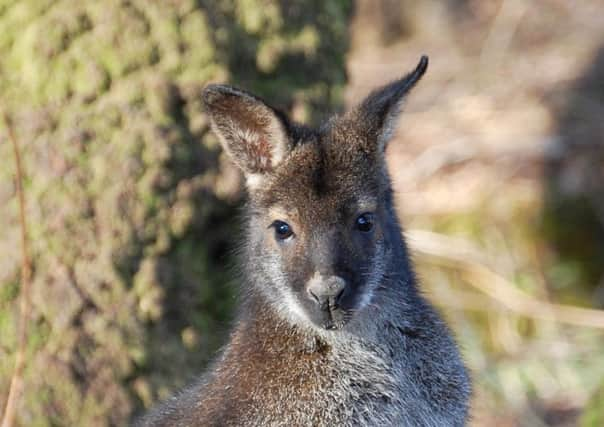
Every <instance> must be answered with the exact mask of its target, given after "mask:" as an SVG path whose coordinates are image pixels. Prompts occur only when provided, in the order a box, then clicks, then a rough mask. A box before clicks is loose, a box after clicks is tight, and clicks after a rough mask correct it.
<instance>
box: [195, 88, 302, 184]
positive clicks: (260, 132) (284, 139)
mask: <svg viewBox="0 0 604 427" xmlns="http://www.w3.org/2000/svg"><path fill="white" fill-rule="evenodd" d="M203 102H204V105H205V109H206V112H207V113H208V114H209V116H210V120H211V123H212V128H213V130H214V132H215V133H216V134H217V135H218V138H219V139H220V142H221V143H222V145H223V147H224V149H225V150H226V152H227V153H228V154H229V155H230V156H231V158H232V159H233V161H234V162H235V164H237V166H239V168H240V169H241V170H242V171H243V172H244V174H245V175H246V177H247V178H248V181H250V180H251V179H252V177H254V178H257V177H258V176H259V175H262V174H266V173H269V172H271V171H272V170H273V169H274V168H275V167H276V166H277V164H279V162H281V161H282V160H283V159H284V158H285V156H286V155H287V154H288V153H289V151H290V150H291V138H290V135H289V133H288V130H287V129H288V125H287V120H286V118H285V116H284V115H283V114H281V113H280V112H278V111H277V110H275V109H273V108H272V107H269V106H268V105H267V104H266V103H264V102H263V101H262V100H261V99H259V98H257V97H255V96H254V95H251V94H249V93H246V92H244V91H241V90H239V89H235V88H233V87H230V86H226V85H209V86H207V87H206V88H205V90H204V91H203Z"/></svg>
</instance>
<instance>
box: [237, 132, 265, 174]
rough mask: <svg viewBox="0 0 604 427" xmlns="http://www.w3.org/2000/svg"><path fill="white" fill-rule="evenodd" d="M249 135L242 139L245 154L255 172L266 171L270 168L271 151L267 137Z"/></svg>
mask: <svg viewBox="0 0 604 427" xmlns="http://www.w3.org/2000/svg"><path fill="white" fill-rule="evenodd" d="M250 134H251V135H249V136H248V138H246V139H245V140H244V141H243V144H242V145H243V147H244V150H245V155H246V156H247V158H248V160H249V162H250V164H251V165H253V168H254V169H256V172H268V171H270V170H271V168H272V162H271V158H272V152H271V145H270V143H269V142H268V138H266V136H263V135H258V134H256V135H254V134H253V133H252V132H250Z"/></svg>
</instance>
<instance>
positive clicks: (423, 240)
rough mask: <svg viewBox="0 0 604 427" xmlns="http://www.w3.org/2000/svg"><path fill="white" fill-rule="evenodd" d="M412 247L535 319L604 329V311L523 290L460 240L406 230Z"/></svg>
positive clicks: (479, 288) (516, 311) (483, 291)
mask: <svg viewBox="0 0 604 427" xmlns="http://www.w3.org/2000/svg"><path fill="white" fill-rule="evenodd" d="M405 234H406V236H407V237H408V240H409V246H410V247H411V249H412V250H413V251H414V252H415V253H416V254H418V255H420V256H423V257H424V258H427V259H428V260H430V261H432V262H435V263H437V264H440V265H445V266H448V267H452V268H455V269H457V270H458V271H460V273H461V275H462V277H464V278H465V279H466V281H467V282H468V283H469V284H470V285H472V286H474V287H475V288H476V289H478V290H479V291H481V292H482V293H484V294H486V295H488V296H489V297H491V298H492V299H493V300H495V301H497V302H499V303H500V304H501V305H503V306H504V307H506V308H507V309H508V310H510V311H513V312H515V313H517V314H520V315H522V316H526V317H530V318H533V319H541V320H553V321H557V322H562V323H568V324H573V325H580V326H588V327H592V328H599V329H604V310H597V309H591V308H583V307H576V306H572V305H565V304H553V303H549V302H546V301H542V300H539V299H537V298H534V297H532V296H530V295H529V294H527V293H525V292H523V291H521V290H520V289H518V288H517V287H516V285H515V284H514V283H512V282H511V281H509V280H507V279H505V278H504V277H502V276H501V275H499V274H497V273H495V272H494V271H492V270H491V269H490V268H488V267H487V266H485V265H484V264H483V263H482V262H480V261H477V260H476V257H478V256H479V251H478V250H476V249H472V247H471V245H470V244H468V243H467V242H466V243H465V244H464V245H460V243H461V242H463V241H460V240H459V239H453V238H451V237H448V236H445V235H442V234H438V233H432V232H428V231H423V230H414V231H408V232H406V233H405Z"/></svg>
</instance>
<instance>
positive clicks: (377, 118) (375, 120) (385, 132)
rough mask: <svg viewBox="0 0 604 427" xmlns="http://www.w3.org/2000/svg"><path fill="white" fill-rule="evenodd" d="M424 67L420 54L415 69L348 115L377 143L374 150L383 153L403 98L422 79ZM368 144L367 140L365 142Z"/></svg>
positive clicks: (393, 129)
mask: <svg viewBox="0 0 604 427" xmlns="http://www.w3.org/2000/svg"><path fill="white" fill-rule="evenodd" d="M427 68H428V57H427V56H425V55H423V56H422V57H421V59H420V60H419V64H417V67H415V70H413V71H412V72H410V73H409V74H407V75H406V76H404V77H402V78H401V79H399V80H395V81H393V82H392V83H390V84H388V85H386V86H383V87H381V88H379V89H377V90H375V91H373V92H372V93H371V94H370V95H369V96H368V97H367V98H365V100H364V101H363V102H362V103H361V104H360V105H359V106H357V107H356V108H355V109H353V110H352V111H351V112H350V114H351V115H352V118H353V119H354V120H355V121H357V123H358V124H357V125H360V126H362V127H364V130H365V132H368V133H369V136H370V137H371V139H373V140H374V141H371V142H373V143H377V151H378V152H381V153H383V152H384V150H385V149H386V144H387V143H388V141H389V140H390V138H391V137H392V134H393V133H394V131H395V130H396V124H397V118H398V115H399V113H400V110H401V107H402V103H403V99H404V98H405V95H406V94H407V93H409V91H410V90H411V89H412V88H413V86H415V84H416V83H417V82H418V81H419V80H420V79H421V78H422V76H423V75H424V73H425V72H426V69H427ZM367 142H369V141H367Z"/></svg>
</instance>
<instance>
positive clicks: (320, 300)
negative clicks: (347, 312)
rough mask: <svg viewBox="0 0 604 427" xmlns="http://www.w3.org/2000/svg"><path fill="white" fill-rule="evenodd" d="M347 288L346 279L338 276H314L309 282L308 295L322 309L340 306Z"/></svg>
mask: <svg viewBox="0 0 604 427" xmlns="http://www.w3.org/2000/svg"><path fill="white" fill-rule="evenodd" d="M345 290H346V281H345V280H344V279H342V278H341V277H338V276H331V277H322V276H321V277H313V278H312V279H311V280H310V281H309V283H308V289H307V291H308V295H309V296H310V297H311V299H312V300H314V301H315V302H316V303H317V304H319V306H320V307H321V309H322V310H328V309H334V308H338V305H339V302H340V300H341V299H342V295H343V294H344V291H345Z"/></svg>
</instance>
